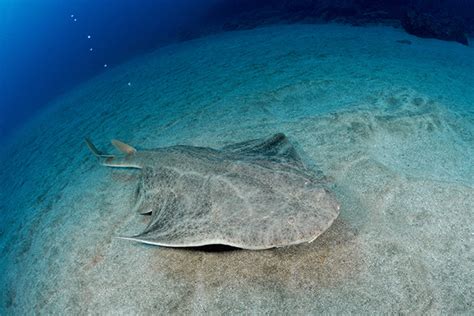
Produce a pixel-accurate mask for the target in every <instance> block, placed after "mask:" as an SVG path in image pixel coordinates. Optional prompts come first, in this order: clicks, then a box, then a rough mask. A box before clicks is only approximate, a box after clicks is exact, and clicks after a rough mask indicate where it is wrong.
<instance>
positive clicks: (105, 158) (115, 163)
mask: <svg viewBox="0 0 474 316" xmlns="http://www.w3.org/2000/svg"><path fill="white" fill-rule="evenodd" d="M85 142H86V145H87V147H89V149H90V151H91V152H92V153H93V154H94V156H96V157H97V158H98V159H99V161H100V163H101V164H102V165H104V166H107V167H118V168H139V169H141V168H142V166H141V165H140V164H138V163H137V162H136V159H135V157H134V154H135V153H136V152H137V150H136V149H135V148H133V147H132V146H130V145H127V144H125V143H123V142H121V141H118V140H113V141H112V144H113V145H114V146H115V148H117V149H118V150H120V151H121V152H122V153H124V154H126V156H121V157H120V156H119V157H116V156H114V155H109V154H106V153H103V152H101V151H100V150H99V149H97V147H95V145H94V144H93V143H92V141H91V140H90V139H88V138H86V139H85Z"/></svg>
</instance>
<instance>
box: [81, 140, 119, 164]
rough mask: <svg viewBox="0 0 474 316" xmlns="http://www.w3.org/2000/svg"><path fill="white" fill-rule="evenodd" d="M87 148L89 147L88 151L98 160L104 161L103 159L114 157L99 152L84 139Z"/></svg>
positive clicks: (90, 142)
mask: <svg viewBox="0 0 474 316" xmlns="http://www.w3.org/2000/svg"><path fill="white" fill-rule="evenodd" d="M85 142H86V145H87V147H89V149H90V151H91V152H92V153H93V154H94V156H96V157H97V158H99V159H104V158H113V157H114V155H109V154H105V153H103V152H101V151H100V150H98V149H97V147H95V145H94V144H93V143H92V141H91V140H90V139H89V138H86V139H85Z"/></svg>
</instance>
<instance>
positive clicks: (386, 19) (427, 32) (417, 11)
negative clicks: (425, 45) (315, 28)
mask: <svg viewBox="0 0 474 316" xmlns="http://www.w3.org/2000/svg"><path fill="white" fill-rule="evenodd" d="M206 21H207V26H206V27H207V29H205V30H202V29H199V30H196V29H194V30H193V31H190V30H186V31H183V32H182V34H181V38H182V39H189V38H193V37H197V36H199V35H200V34H201V35H202V33H203V32H204V33H205V32H215V31H217V30H221V31H222V30H224V31H230V30H242V29H252V28H255V27H258V26H262V25H269V24H285V23H286V24H287V23H326V22H339V23H348V24H352V25H373V24H382V25H390V26H395V27H401V28H404V29H405V30H406V31H407V32H408V33H410V34H413V35H416V36H419V37H424V38H436V39H440V40H446V41H455V42H459V43H462V44H464V45H468V36H469V35H471V36H473V35H474V3H471V2H470V1H463V0H451V1H448V0H431V1H428V0H385V1H375V0H332V1H331V0H259V1H254V0H225V1H221V2H219V3H218V4H217V5H216V6H215V7H214V8H213V9H212V10H211V11H210V12H209V14H208V16H207V17H206Z"/></svg>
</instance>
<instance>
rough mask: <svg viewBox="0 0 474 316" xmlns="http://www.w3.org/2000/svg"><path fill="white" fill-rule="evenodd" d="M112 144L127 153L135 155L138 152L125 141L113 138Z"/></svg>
mask: <svg viewBox="0 0 474 316" xmlns="http://www.w3.org/2000/svg"><path fill="white" fill-rule="evenodd" d="M112 145H114V147H115V148H117V149H118V150H119V151H121V152H122V153H124V154H127V155H133V154H134V153H136V152H137V150H136V149H135V148H133V147H132V146H130V145H127V144H125V143H124V142H121V141H119V140H116V139H112Z"/></svg>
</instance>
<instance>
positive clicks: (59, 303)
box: [0, 25, 474, 314]
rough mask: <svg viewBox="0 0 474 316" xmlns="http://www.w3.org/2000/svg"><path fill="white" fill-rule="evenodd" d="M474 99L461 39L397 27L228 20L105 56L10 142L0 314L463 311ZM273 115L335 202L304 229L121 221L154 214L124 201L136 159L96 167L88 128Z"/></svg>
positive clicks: (170, 130)
mask: <svg viewBox="0 0 474 316" xmlns="http://www.w3.org/2000/svg"><path fill="white" fill-rule="evenodd" d="M406 39H408V40H410V41H411V42H412V44H410V45H408V44H403V43H399V42H397V41H398V40H406ZM128 82H130V83H131V85H130V86H129V85H128ZM473 106H474V50H473V49H472V48H469V47H465V46H462V45H459V44H455V43H445V42H440V41H436V40H423V39H418V38H414V37H411V36H408V35H406V34H404V33H403V32H401V31H399V30H394V29H390V28H354V27H348V26H339V25H327V26H309V25H308V26H304V25H302V26H285V27H270V28H263V29H257V30H252V31H245V32H234V33H226V34H221V35H218V36H213V37H208V38H203V39H199V40H195V41H190V42H186V43H182V44H180V45H176V46H169V47H166V48H163V49H160V50H158V51H156V52H154V53H152V54H149V55H146V56H143V57H141V58H139V59H136V60H133V61H131V62H130V63H128V64H125V65H121V66H118V67H116V68H114V69H111V70H109V71H108V72H107V73H105V74H104V75H102V76H100V77H98V78H96V79H94V80H92V81H90V82H87V83H85V84H83V85H82V86H81V87H78V88H77V89H75V90H74V91H72V92H71V93H69V94H67V95H65V96H62V97H61V98H58V99H57V100H56V102H55V104H53V105H51V110H50V111H48V112H47V113H44V115H43V116H42V117H40V118H38V119H37V120H36V121H35V122H33V123H32V124H31V125H30V126H29V127H28V128H27V129H25V131H24V133H23V134H22V136H19V137H18V139H17V141H16V142H15V143H14V145H13V146H12V147H11V148H9V149H8V150H6V151H5V154H4V155H3V157H2V161H1V164H2V169H1V170H0V176H1V179H2V189H1V191H0V209H1V223H0V251H1V255H0V267H1V269H2V271H3V272H2V273H1V274H0V314H5V313H33V312H37V313H43V314H49V313H61V314H63V313H66V314H70V313H79V312H82V313H94V314H95V313H98V314H102V313H105V314H117V313H122V314H130V313H157V312H162V313H165V312H166V313H168V312H178V313H189V312H193V313H200V314H207V313H210V312H214V313H228V312H233V313H238V312H245V313H249V312H250V313H254V312H260V313H263V312H268V311H273V312H276V313H293V312H297V313H309V312H321V313H322V312H326V313H336V312H339V313H341V312H355V313H367V312H372V313H373V312H403V313H423V312H424V313H438V312H439V313H443V314H453V313H472V312H473V311H474V307H473V306H472V297H474V271H473V266H474V252H473V244H474V243H473V242H474V227H473V223H474V214H473V213H474V190H473V185H474V167H473V166H474V163H473V157H474V141H473V133H474V113H473V110H472V109H473ZM275 132H284V133H286V134H287V135H288V136H289V137H290V138H291V139H292V141H294V142H295V143H297V145H298V146H299V148H300V149H301V150H302V151H303V152H304V153H305V159H306V160H307V162H308V163H313V164H315V168H319V169H321V170H322V171H323V172H324V173H325V174H326V175H327V177H328V178H330V179H331V180H332V181H333V183H334V185H333V190H334V192H335V194H336V196H337V198H338V199H339V201H340V202H341V204H342V208H341V215H340V216H339V218H338V219H337V220H336V221H335V222H334V224H333V226H332V227H331V228H330V229H329V230H328V231H326V232H325V233H324V234H323V235H322V236H320V237H319V238H318V239H317V240H316V241H314V242H313V243H311V244H304V245H300V246H295V247H288V248H280V249H275V250H268V251H256V252H255V251H254V252H252V251H244V250H235V251H221V252H205V251H196V250H189V249H181V250H176V249H167V248H161V247H153V246H146V245H141V244H137V243H132V242H127V241H123V240H119V239H116V238H114V236H118V235H132V234H135V233H138V232H140V231H141V229H142V228H143V226H144V225H145V221H146V219H145V218H144V217H142V216H140V215H138V214H134V213H133V212H131V205H132V196H133V193H134V190H135V186H136V180H137V173H136V172H134V171H133V170H113V169H107V168H104V167H101V166H99V165H98V164H97V163H96V161H95V159H94V157H92V155H91V154H90V153H89V152H88V150H87V148H86V147H85V146H84V143H83V137H84V136H90V137H92V138H93V140H94V141H95V142H96V143H97V144H98V145H99V146H100V147H101V148H103V149H107V150H111V147H110V145H108V141H109V140H110V139H112V138H118V139H122V140H124V141H126V142H128V143H130V144H132V145H134V146H136V147H137V148H153V147H159V146H167V145H174V144H190V145H200V146H214V147H218V146H222V145H225V144H229V143H233V142H237V141H242V140H246V139H250V138H257V137H263V136H266V135H270V134H272V133H275Z"/></svg>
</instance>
